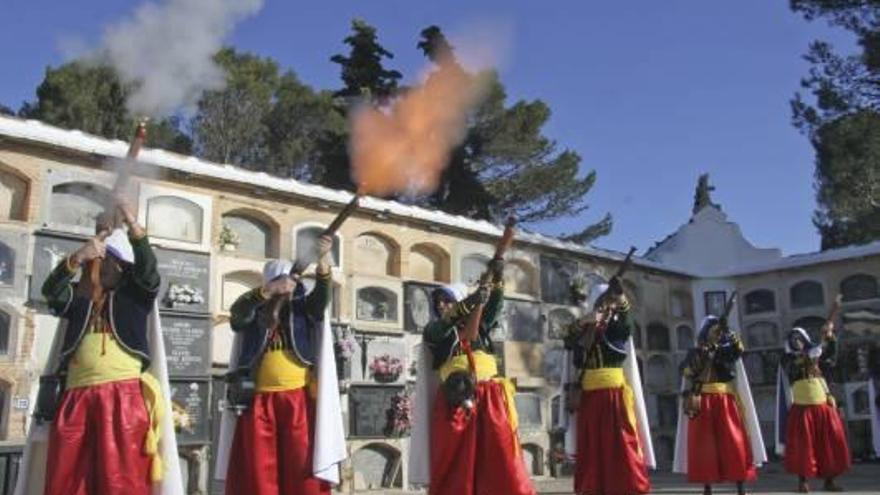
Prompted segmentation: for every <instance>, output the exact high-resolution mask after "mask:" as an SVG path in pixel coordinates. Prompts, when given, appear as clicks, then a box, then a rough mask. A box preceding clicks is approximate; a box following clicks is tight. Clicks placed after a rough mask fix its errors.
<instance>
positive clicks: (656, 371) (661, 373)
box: [645, 355, 677, 390]
mask: <svg viewBox="0 0 880 495" xmlns="http://www.w3.org/2000/svg"><path fill="white" fill-rule="evenodd" d="M676 378H677V374H676V373H675V370H674V369H673V366H672V363H671V362H670V360H669V358H668V357H666V356H661V355H654V356H651V357H650V358H648V361H647V362H646V363H645V383H646V385H647V386H648V387H649V388H651V389H654V390H666V389H669V388H672V387H673V384H674V383H675V380H676Z"/></svg>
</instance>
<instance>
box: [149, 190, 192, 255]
mask: <svg viewBox="0 0 880 495" xmlns="http://www.w3.org/2000/svg"><path fill="white" fill-rule="evenodd" d="M204 217H205V212H204V210H203V209H202V207H201V206H199V204H198V203H196V202H195V201H190V200H189V199H186V198H182V197H180V196H171V195H160V196H153V197H151V198H149V199H148V200H147V222H146V227H147V231H148V232H149V233H150V236H151V237H153V238H162V239H169V240H174V241H181V242H186V243H192V244H201V243H202V225H203V222H204Z"/></svg>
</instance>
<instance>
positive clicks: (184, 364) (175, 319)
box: [161, 314, 211, 376]
mask: <svg viewBox="0 0 880 495" xmlns="http://www.w3.org/2000/svg"><path fill="white" fill-rule="evenodd" d="M161 321H162V337H163V340H164V341H165V356H166V358H167V360H168V373H169V374H170V375H175V376H198V375H207V374H208V372H209V371H210V368H211V321H210V320H208V319H205V318H192V317H187V316H172V315H168V314H165V315H162V317H161Z"/></svg>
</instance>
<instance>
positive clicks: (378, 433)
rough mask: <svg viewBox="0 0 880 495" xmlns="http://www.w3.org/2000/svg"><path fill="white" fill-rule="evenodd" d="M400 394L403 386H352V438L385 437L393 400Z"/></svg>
mask: <svg viewBox="0 0 880 495" xmlns="http://www.w3.org/2000/svg"><path fill="white" fill-rule="evenodd" d="M400 392H403V386H371V385H356V386H352V387H351V389H350V390H349V401H350V402H349V421H350V423H349V432H350V436H351V437H353V438H379V437H385V436H386V433H385V427H386V426H387V424H388V409H389V408H390V407H391V398H392V397H394V395H395V394H398V393H400Z"/></svg>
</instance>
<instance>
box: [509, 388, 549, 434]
mask: <svg viewBox="0 0 880 495" xmlns="http://www.w3.org/2000/svg"><path fill="white" fill-rule="evenodd" d="M513 402H514V404H515V405H516V412H517V415H518V416H519V427H520V428H521V429H524V430H536V429H540V428H541V427H542V426H543V424H544V422H543V418H542V414H541V397H539V396H538V394H535V393H532V392H520V393H517V394H516V395H514V396H513Z"/></svg>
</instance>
